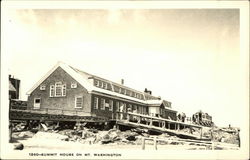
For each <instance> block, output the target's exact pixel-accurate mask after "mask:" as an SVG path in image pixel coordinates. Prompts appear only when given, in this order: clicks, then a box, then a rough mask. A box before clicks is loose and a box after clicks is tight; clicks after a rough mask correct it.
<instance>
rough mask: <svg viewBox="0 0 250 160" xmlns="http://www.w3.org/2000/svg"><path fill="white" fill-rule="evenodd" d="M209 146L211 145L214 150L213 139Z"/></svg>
mask: <svg viewBox="0 0 250 160" xmlns="http://www.w3.org/2000/svg"><path fill="white" fill-rule="evenodd" d="M211 147H212V150H214V142H213V141H212V144H211Z"/></svg>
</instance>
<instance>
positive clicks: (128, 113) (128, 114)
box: [127, 113, 129, 122]
mask: <svg viewBox="0 0 250 160" xmlns="http://www.w3.org/2000/svg"><path fill="white" fill-rule="evenodd" d="M127 121H128V122H129V113H127Z"/></svg>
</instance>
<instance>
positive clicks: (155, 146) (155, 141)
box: [154, 137, 157, 150]
mask: <svg viewBox="0 0 250 160" xmlns="http://www.w3.org/2000/svg"><path fill="white" fill-rule="evenodd" d="M154 148H155V150H157V140H156V137H154Z"/></svg>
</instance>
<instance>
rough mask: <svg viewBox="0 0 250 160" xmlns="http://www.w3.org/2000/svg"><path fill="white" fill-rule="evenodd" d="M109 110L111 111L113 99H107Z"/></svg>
mask: <svg viewBox="0 0 250 160" xmlns="http://www.w3.org/2000/svg"><path fill="white" fill-rule="evenodd" d="M109 110H110V111H113V101H112V100H109Z"/></svg>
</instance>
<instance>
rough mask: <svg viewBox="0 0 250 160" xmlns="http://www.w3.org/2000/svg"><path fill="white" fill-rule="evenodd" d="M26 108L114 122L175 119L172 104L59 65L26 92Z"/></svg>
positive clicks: (60, 63) (149, 94) (67, 66)
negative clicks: (127, 117)
mask: <svg viewBox="0 0 250 160" xmlns="http://www.w3.org/2000/svg"><path fill="white" fill-rule="evenodd" d="M27 94H28V109H30V110H37V111H39V110H41V111H42V110H46V109H47V110H48V109H50V110H55V112H56V111H58V112H59V111H63V112H64V113H66V112H81V113H89V114H91V115H92V116H98V117H105V118H108V119H114V118H115V115H116V113H118V112H133V113H138V114H145V115H151V116H157V117H162V118H168V119H172V120H176V111H175V110H173V109H172V108H171V102H168V101H166V100H162V99H161V98H159V97H155V96H152V95H151V91H150V92H140V91H137V90H135V89H132V88H129V87H126V86H124V85H123V84H119V83H115V82H112V81H109V80H107V79H104V78H101V77H98V76H95V75H92V74H89V73H86V72H83V71H81V70H78V69H76V68H74V67H72V66H69V65H67V64H65V63H62V62H58V63H57V64H56V65H55V66H54V67H53V68H52V69H51V70H50V71H49V72H48V73H47V74H46V75H45V76H44V77H43V78H42V79H41V80H40V81H38V82H37V83H36V84H35V85H34V86H33V87H32V88H31V89H30V90H29V91H28V93H27Z"/></svg>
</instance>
